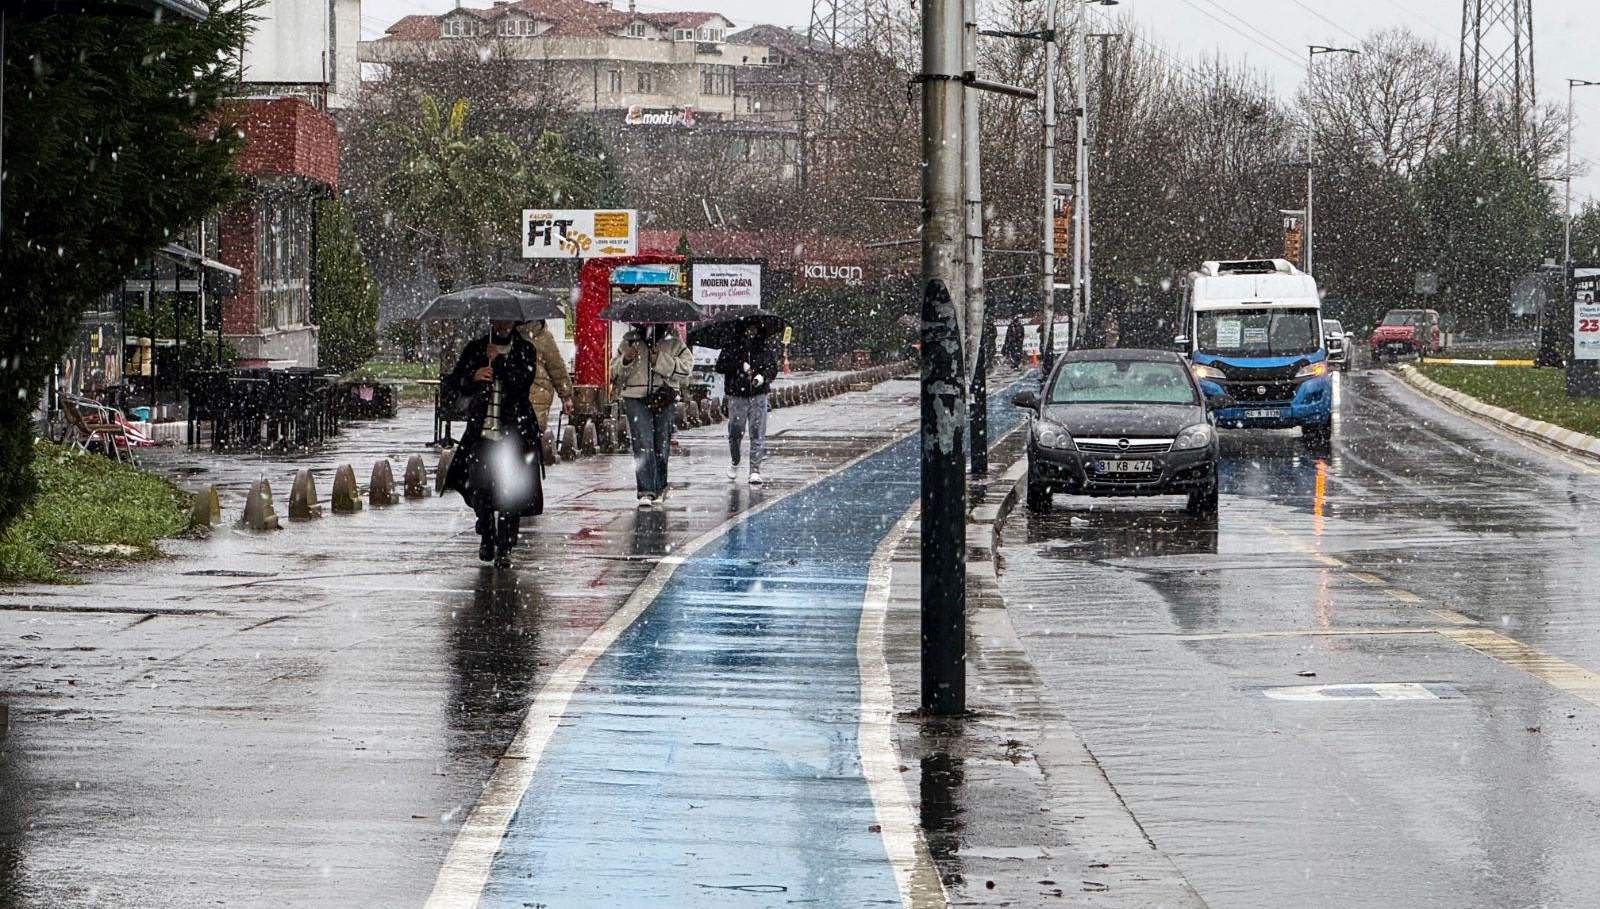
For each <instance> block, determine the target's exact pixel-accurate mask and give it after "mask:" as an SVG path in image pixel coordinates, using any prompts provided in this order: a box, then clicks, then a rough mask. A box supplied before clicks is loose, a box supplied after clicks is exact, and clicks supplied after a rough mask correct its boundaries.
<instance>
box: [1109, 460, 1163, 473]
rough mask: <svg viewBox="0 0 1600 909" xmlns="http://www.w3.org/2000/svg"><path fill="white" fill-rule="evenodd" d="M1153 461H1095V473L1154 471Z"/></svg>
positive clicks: (1154, 463)
mask: <svg viewBox="0 0 1600 909" xmlns="http://www.w3.org/2000/svg"><path fill="white" fill-rule="evenodd" d="M1155 469H1156V462H1154V461H1096V462H1094V472H1095V473H1154V472H1155Z"/></svg>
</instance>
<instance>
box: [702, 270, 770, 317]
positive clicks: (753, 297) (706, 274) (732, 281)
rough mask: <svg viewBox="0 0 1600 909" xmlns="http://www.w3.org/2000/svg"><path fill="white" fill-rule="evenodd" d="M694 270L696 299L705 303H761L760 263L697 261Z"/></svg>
mask: <svg viewBox="0 0 1600 909" xmlns="http://www.w3.org/2000/svg"><path fill="white" fill-rule="evenodd" d="M692 271H693V286H694V294H693V299H694V302H695V303H698V304H699V305H701V306H760V305H761V265H760V263H757V262H729V263H701V262H696V263H695V264H694V266H693V269H692Z"/></svg>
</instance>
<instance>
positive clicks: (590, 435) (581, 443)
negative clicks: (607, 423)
mask: <svg viewBox="0 0 1600 909" xmlns="http://www.w3.org/2000/svg"><path fill="white" fill-rule="evenodd" d="M599 448H600V433H599V431H598V430H597V429H595V425H594V422H593V421H590V422H588V423H585V424H583V432H582V433H581V434H579V436H578V452H579V453H580V454H582V455H583V456H584V457H589V456H590V455H593V454H594V453H595V451H597V450H598V449H599Z"/></svg>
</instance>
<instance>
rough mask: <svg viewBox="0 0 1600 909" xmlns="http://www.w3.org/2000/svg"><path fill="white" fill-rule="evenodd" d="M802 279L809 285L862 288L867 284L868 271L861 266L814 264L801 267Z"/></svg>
mask: <svg viewBox="0 0 1600 909" xmlns="http://www.w3.org/2000/svg"><path fill="white" fill-rule="evenodd" d="M800 277H801V278H802V279H804V280H805V281H806V282H807V283H811V282H815V283H817V284H843V285H844V286H846V287H860V286H861V285H862V284H863V283H865V282H866V270H865V269H863V268H862V267H861V266H859V265H824V264H822V263H820V262H813V263H811V264H809V265H802V266H801V267H800Z"/></svg>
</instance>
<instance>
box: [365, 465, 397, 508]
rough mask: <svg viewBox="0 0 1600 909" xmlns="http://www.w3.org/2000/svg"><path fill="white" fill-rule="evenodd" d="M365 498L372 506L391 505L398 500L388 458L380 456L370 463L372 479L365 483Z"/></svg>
mask: <svg viewBox="0 0 1600 909" xmlns="http://www.w3.org/2000/svg"><path fill="white" fill-rule="evenodd" d="M367 498H368V499H370V500H371V501H372V504H373V506H374V507H376V506H379V505H393V504H394V503H395V502H397V501H399V499H397V498H396V497H395V494H394V468H393V467H391V466H390V465H389V459H388V458H380V459H378V461H377V463H375V464H373V465H372V481H371V482H370V483H368V484H367Z"/></svg>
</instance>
